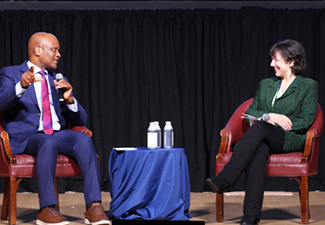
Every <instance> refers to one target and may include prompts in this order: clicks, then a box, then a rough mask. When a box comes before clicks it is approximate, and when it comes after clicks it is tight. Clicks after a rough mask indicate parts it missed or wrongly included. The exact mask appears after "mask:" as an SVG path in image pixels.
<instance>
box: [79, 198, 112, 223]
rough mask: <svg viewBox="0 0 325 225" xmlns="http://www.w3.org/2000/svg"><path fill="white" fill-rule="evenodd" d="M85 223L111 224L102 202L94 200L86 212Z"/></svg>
mask: <svg viewBox="0 0 325 225" xmlns="http://www.w3.org/2000/svg"><path fill="white" fill-rule="evenodd" d="M85 223H86V224H92V225H98V224H111V223H110V222H109V220H108V218H107V216H106V214H105V211H104V208H103V206H102V204H100V203H99V202H94V203H93V204H91V207H89V208H88V209H87V212H86V213H85Z"/></svg>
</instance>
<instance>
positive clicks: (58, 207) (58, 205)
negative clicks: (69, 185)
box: [54, 177, 60, 211]
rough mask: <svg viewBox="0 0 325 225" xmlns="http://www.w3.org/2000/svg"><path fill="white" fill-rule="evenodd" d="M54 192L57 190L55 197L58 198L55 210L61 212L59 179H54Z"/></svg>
mask: <svg viewBox="0 0 325 225" xmlns="http://www.w3.org/2000/svg"><path fill="white" fill-rule="evenodd" d="M54 190H55V196H56V202H57V203H56V206H55V208H57V209H58V210H59V211H60V203H59V191H58V178H57V177H54Z"/></svg>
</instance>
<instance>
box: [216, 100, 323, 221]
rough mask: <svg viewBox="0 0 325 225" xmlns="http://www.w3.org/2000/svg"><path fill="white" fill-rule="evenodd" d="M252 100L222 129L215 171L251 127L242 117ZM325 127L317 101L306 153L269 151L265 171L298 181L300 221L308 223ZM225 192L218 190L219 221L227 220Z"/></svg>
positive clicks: (218, 170) (244, 104)
mask: <svg viewBox="0 0 325 225" xmlns="http://www.w3.org/2000/svg"><path fill="white" fill-rule="evenodd" d="M252 101H253V99H252V98H251V99H249V100H247V101H245V102H244V103H243V104H242V105H240V106H239V107H238V108H237V110H236V111H235V112H234V114H233V115H232V117H231V118H230V120H229V121H228V123H227V125H226V126H225V128H224V129H223V130H221V132H220V135H221V142H220V148H219V153H218V155H217V157H216V174H217V175H218V173H219V172H220V171H221V170H222V169H223V168H224V166H225V165H226V164H227V163H228V162H229V160H230V158H231V155H232V149H233V147H234V146H235V144H236V143H237V142H238V141H239V139H240V138H241V136H242V135H243V134H244V133H245V132H246V131H247V130H248V128H249V125H248V124H247V123H246V120H245V119H243V118H241V116H242V114H243V113H245V112H246V110H247V109H248V107H249V105H250V104H251V103H252ZM322 129H323V112H322V109H321V106H320V105H319V104H318V108H317V113H316V116H315V120H314V123H313V124H312V126H311V127H310V128H309V130H308V132H307V135H306V141H305V148H304V152H290V153H284V154H270V155H269V159H268V162H267V165H266V174H267V176H271V177H290V178H294V179H295V180H297V181H298V183H299V195H300V204H301V223H303V224H305V223H309V218H310V214H309V202H308V201H309V192H308V178H309V176H311V175H315V174H317V170H318V155H319V142H320V135H321V133H322ZM223 206H224V199H223V194H218V193H216V220H217V222H223V219H224V217H223V216H224V211H223Z"/></svg>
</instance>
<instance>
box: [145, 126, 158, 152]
mask: <svg viewBox="0 0 325 225" xmlns="http://www.w3.org/2000/svg"><path fill="white" fill-rule="evenodd" d="M157 144H158V132H157V128H156V125H155V122H150V125H149V127H148V133H147V147H148V148H149V149H155V148H157Z"/></svg>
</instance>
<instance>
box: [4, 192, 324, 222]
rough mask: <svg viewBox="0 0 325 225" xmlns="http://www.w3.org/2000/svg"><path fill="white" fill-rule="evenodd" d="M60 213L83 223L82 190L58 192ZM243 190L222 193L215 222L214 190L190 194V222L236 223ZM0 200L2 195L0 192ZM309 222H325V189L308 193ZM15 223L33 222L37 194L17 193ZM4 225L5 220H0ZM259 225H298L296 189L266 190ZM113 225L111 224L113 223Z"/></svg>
mask: <svg viewBox="0 0 325 225" xmlns="http://www.w3.org/2000/svg"><path fill="white" fill-rule="evenodd" d="M102 197H103V205H104V208H105V211H106V213H107V215H109V202H110V199H111V198H110V194H109V193H108V192H102ZM59 198H60V205H61V210H60V211H61V213H62V214H63V215H64V216H65V217H66V218H67V219H68V220H69V221H70V224H71V225H76V224H84V219H83V218H84V217H83V214H84V212H85V205H84V198H83V194H82V193H70V192H69V193H65V194H60V196H59ZM243 199H244V196H243V192H229V195H227V196H225V215H224V216H225V221H224V223H216V222H215V193H212V192H203V193H191V206H190V212H191V213H192V215H193V218H192V219H191V221H205V224H208V225H218V224H234V225H236V224H239V220H240V218H241V216H242V206H243ZM0 201H1V202H2V194H0ZM309 204H310V213H311V219H310V224H313V225H323V224H325V192H310V194H309ZM17 205H18V207H17V215H18V218H17V224H26V225H28V224H35V220H36V216H37V213H38V197H37V194H35V193H18V195H17ZM0 224H8V221H0ZM260 224H272V225H274V224H278V225H280V224H281V225H296V224H300V206H299V196H298V193H296V192H293V193H292V192H266V193H265V197H264V205H263V209H262V218H261V222H260ZM113 225H114V223H113Z"/></svg>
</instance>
